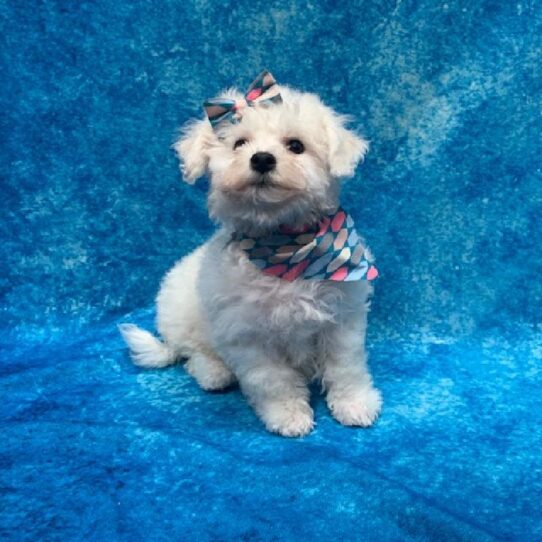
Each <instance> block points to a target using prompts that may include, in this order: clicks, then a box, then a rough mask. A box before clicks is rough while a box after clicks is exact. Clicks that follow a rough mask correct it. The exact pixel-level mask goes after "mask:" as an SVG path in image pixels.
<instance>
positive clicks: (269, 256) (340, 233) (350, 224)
mask: <svg viewBox="0 0 542 542" xmlns="http://www.w3.org/2000/svg"><path fill="white" fill-rule="evenodd" d="M232 241H234V242H237V243H239V246H240V248H242V249H243V250H244V251H245V253H246V254H247V256H248V259H249V260H250V261H251V262H252V263H253V264H254V265H255V266H256V267H258V268H260V269H261V270H262V273H265V274H266V275H271V276H274V277H280V278H282V279H284V280H288V281H292V280H294V279H297V278H300V279H305V280H336V281H351V280H374V279H375V278H376V277H377V276H378V271H377V269H376V267H375V266H374V265H372V256H371V255H370V253H369V251H368V250H367V249H366V248H365V247H364V246H363V244H362V242H361V239H360V237H359V236H358V234H357V232H356V230H355V228H354V220H353V219H352V217H351V216H350V215H349V214H348V213H347V212H346V211H345V210H344V209H342V208H339V209H338V210H337V211H336V212H335V213H333V214H331V215H328V216H326V217H325V218H323V219H322V220H321V221H320V222H319V223H318V225H317V226H314V227H306V228H304V229H303V230H297V231H295V230H292V229H291V228H288V227H285V226H281V228H279V231H278V232H277V233H275V234H271V235H268V236H265V237H249V236H247V235H244V234H239V233H236V234H234V235H233V237H232Z"/></svg>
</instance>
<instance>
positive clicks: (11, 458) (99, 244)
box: [0, 0, 542, 541]
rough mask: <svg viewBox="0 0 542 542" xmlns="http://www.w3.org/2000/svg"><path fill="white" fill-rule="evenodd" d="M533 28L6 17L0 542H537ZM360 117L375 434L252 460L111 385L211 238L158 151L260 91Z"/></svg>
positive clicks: (250, 420)
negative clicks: (370, 263)
mask: <svg viewBox="0 0 542 542" xmlns="http://www.w3.org/2000/svg"><path fill="white" fill-rule="evenodd" d="M541 35H542V8H541V7H540V5H539V4H538V5H537V4H536V3H535V2H534V1H523V0H520V1H518V2H505V1H502V2H501V1H496V0H495V1H493V2H489V1H486V2H484V1H476V0H475V1H469V2H467V1H448V2H432V1H429V0H420V1H402V2H401V1H400V0H399V1H396V2H388V1H382V2H369V1H365V2H360V1H352V2H334V1H330V0H319V1H312V2H311V1H308V0H307V1H302V0H289V1H282V2H273V1H271V2H262V1H256V0H252V1H250V2H249V1H246V0H239V1H237V2H235V3H228V2H212V1H211V0H183V1H182V0H176V1H173V0H166V1H160V2H152V1H150V0H147V1H145V0H131V1H130V0H118V1H116V2H113V1H112V0H98V1H95V2H83V1H71V2H70V1H54V0H43V1H34V2H16V1H15V0H11V1H10V0H0V43H1V48H0V55H1V56H0V110H1V113H0V173H1V179H2V180H1V182H2V198H1V199H0V211H1V222H0V226H1V233H2V243H1V245H0V258H1V259H0V263H1V275H0V291H1V310H2V312H1V315H2V318H1V320H0V339H1V345H2V359H1V364H0V397H1V401H0V538H6V539H9V540H11V539H12V540H32V541H35V540H105V539H108V540H130V541H134V540H194V539H198V540H202V541H203V540H238V539H241V540H304V539H309V538H318V539H320V540H336V539H337V538H340V539H342V540H345V541H350V540H398V541H399V540H400V541H405V540H446V541H454V540H496V539H499V540H500V539H506V540H529V541H533V540H542V521H541V513H540V502H541V499H542V482H541V476H542V459H541V456H540V442H541V441H542V392H541V384H542V378H541V375H542V370H541V359H542V341H541V338H540V332H541V297H542V295H541V293H542V292H541V289H542V288H541V281H540V275H541V271H542V255H541V251H540V243H541V241H542V232H541V229H542V226H541V218H540V217H541V210H542V183H541V181H542V175H541V168H542V153H541V146H540V133H541V128H542V122H541V109H542V108H541V105H542V103H541V96H542V77H541V68H540V58H541V52H542V51H541V38H540V36H541ZM263 67H267V68H269V69H270V70H271V71H272V72H273V74H274V75H275V76H276V77H277V79H278V80H279V81H281V82H285V83H288V84H290V85H292V86H296V87H300V88H303V89H306V90H310V91H314V92H317V93H319V94H320V95H321V96H322V98H323V99H324V101H326V102H327V103H328V104H330V105H331V106H333V107H335V108H336V109H338V110H339V111H341V112H344V113H350V114H352V115H353V116H354V117H355V123H354V124H355V127H356V128H357V129H358V130H359V131H360V132H361V133H363V134H365V136H366V137H367V138H369V139H370V140H371V153H370V154H369V156H368V158H367V160H366V162H365V164H364V165H363V167H362V168H360V170H359V173H358V175H357V177H356V179H354V180H352V181H350V182H349V183H348V184H346V185H345V188H344V203H345V205H346V206H347V207H348V209H349V210H350V211H351V212H352V214H353V215H354V217H355V219H356V222H357V223H358V224H359V225H360V230H361V231H362V232H363V233H364V235H365V237H366V238H367V239H368V240H369V242H370V244H371V247H372V249H373V251H374V253H375V254H376V256H377V261H378V266H379V269H380V272H381V278H380V279H379V281H378V284H377V291H376V296H375V300H374V304H373V312H372V315H371V330H370V336H369V343H370V350H371V365H372V368H373V372H374V375H375V380H376V383H377V385H378V386H379V387H380V388H381V389H382V391H383V393H384V398H385V409H384V411H383V415H382V418H381V419H380V421H379V423H378V424H377V425H376V426H375V427H374V428H372V429H370V430H351V429H346V428H343V427H341V426H339V425H338V424H336V423H335V422H334V421H333V420H332V419H331V417H330V416H329V414H328V412H327V410H326V408H325V406H324V404H323V402H322V399H321V398H318V397H316V395H315V399H314V403H315V408H316V412H317V421H318V426H317V429H316V431H315V432H314V433H313V434H312V435H311V436H309V437H307V438H305V439H303V440H299V441H292V440H286V439H281V438H279V437H275V436H272V435H268V434H267V433H265V431H264V430H263V428H262V426H261V425H260V423H259V422H258V421H257V420H256V419H255V417H254V415H253V414H252V412H251V411H250V410H249V408H248V407H247V406H246V404H245V403H244V401H243V400H242V398H241V396H240V394H239V391H238V390H233V391H231V392H229V393H225V394H213V395H206V394H204V393H203V392H201V391H200V390H199V389H198V388H197V386H196V385H195V384H194V382H193V381H192V380H191V379H190V378H188V376H187V375H185V373H184V372H183V370H182V368H181V367H176V368H173V369H168V370H164V371H148V372H144V371H140V370H138V369H135V368H134V367H132V366H131V365H130V362H129V360H128V357H127V355H126V352H125V350H124V347H123V345H122V343H121V341H120V339H119V337H118V334H117V332H116V329H115V324H116V323H117V322H119V321H126V320H129V321H133V322H136V323H139V324H141V325H144V326H147V327H152V318H153V297H154V295H155V293H156V290H157V286H158V282H159V280H160V278H161V276H162V274H163V273H164V272H165V271H166V270H167V269H168V268H169V267H170V266H171V265H172V263H173V262H174V261H175V260H176V259H177V258H179V257H180V256H182V255H183V254H185V253H186V252H188V251H189V250H190V249H192V248H193V247H195V246H197V245H198V244H199V243H200V242H202V241H203V240H204V239H205V238H207V237H208V236H209V235H210V233H211V232H212V231H213V225H212V224H211V223H210V221H209V220H208V218H207V215H206V211H205V191H206V184H205V182H202V183H200V184H198V185H196V186H194V187H190V186H187V185H183V184H182V183H181V182H180V180H179V172H178V169H177V168H178V165H177V162H176V159H175V157H174V155H173V153H172V151H171V149H170V145H171V143H172V142H173V141H174V138H175V135H176V133H177V130H178V127H179V126H180V125H181V124H182V123H184V122H185V121H186V120H188V119H189V118H191V117H193V116H194V115H199V114H200V103H201V101H202V99H203V98H205V97H209V96H212V95H213V94H215V93H216V92H217V91H218V90H219V89H220V88H222V87H225V86H229V85H232V84H234V85H239V86H240V87H244V86H246V84H248V83H249V82H250V81H251V80H252V78H253V77H254V76H255V75H256V74H257V73H258V72H259V71H260V70H261V69H262V68H263Z"/></svg>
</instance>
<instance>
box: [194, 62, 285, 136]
mask: <svg viewBox="0 0 542 542" xmlns="http://www.w3.org/2000/svg"><path fill="white" fill-rule="evenodd" d="M266 102H273V103H281V102H282V98H281V97H280V93H279V86H278V85H277V82H276V81H275V78H274V77H273V76H272V75H271V74H270V73H269V72H268V71H267V70H264V71H263V72H262V73H260V75H258V77H256V79H254V81H252V83H251V84H250V86H249V87H248V90H247V92H246V94H245V97H244V98H242V99H241V100H238V101H235V100H228V99H227V98H212V99H211V100H206V101H205V102H204V103H203V108H204V109H205V113H206V114H207V117H208V119H209V122H210V123H211V126H212V127H213V128H216V127H217V126H218V125H219V124H220V123H221V122H223V121H225V120H227V121H230V122H232V123H233V124H237V123H238V122H239V121H240V120H241V117H242V114H243V109H244V108H245V107H247V106H248V107H254V105H255V104H257V103H266Z"/></svg>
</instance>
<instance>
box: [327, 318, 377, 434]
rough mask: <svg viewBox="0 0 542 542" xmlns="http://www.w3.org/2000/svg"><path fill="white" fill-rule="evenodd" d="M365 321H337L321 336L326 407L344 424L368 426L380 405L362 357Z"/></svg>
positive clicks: (364, 356)
mask: <svg viewBox="0 0 542 542" xmlns="http://www.w3.org/2000/svg"><path fill="white" fill-rule="evenodd" d="M364 322H365V320H364V319H360V320H358V321H355V320H354V321H350V322H341V323H340V324H337V325H333V326H330V328H328V329H326V330H325V332H324V333H323V334H322V337H321V341H320V356H321V359H322V364H323V383H324V386H325V388H326V390H327V397H326V400H327V404H328V406H329V408H330V410H331V413H332V414H333V417H334V418H335V419H336V420H337V421H339V422H340V423H342V424H344V425H356V426H362V427H368V426H370V425H372V424H373V422H374V421H375V420H376V418H377V417H378V414H379V413H380V409H381V406H382V399H381V396H380V392H379V391H378V390H377V389H375V388H374V387H373V382H372V378H371V374H370V373H369V369H368V367H367V360H366V354H365V323H364Z"/></svg>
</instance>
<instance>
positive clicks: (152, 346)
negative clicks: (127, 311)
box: [118, 324, 179, 369]
mask: <svg viewBox="0 0 542 542" xmlns="http://www.w3.org/2000/svg"><path fill="white" fill-rule="evenodd" d="M118 327H119V331H120V333H121V335H122V337H123V339H124V340H125V341H126V344H127V345H128V347H129V348H130V356H131V358H132V361H133V362H134V363H135V364H136V365H138V366H139V367H145V368H147V369H157V368H160V367H167V366H168V365H172V364H173V363H175V362H176V361H177V359H178V358H179V355H178V353H177V352H176V351H175V350H174V349H173V348H171V347H169V346H168V345H167V344H165V343H163V342H162V341H160V340H159V339H157V338H156V337H155V336H154V335H152V334H151V333H149V332H148V331H145V330H144V329H140V328H138V327H137V326H134V325H133V324H120V325H119V326H118Z"/></svg>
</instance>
